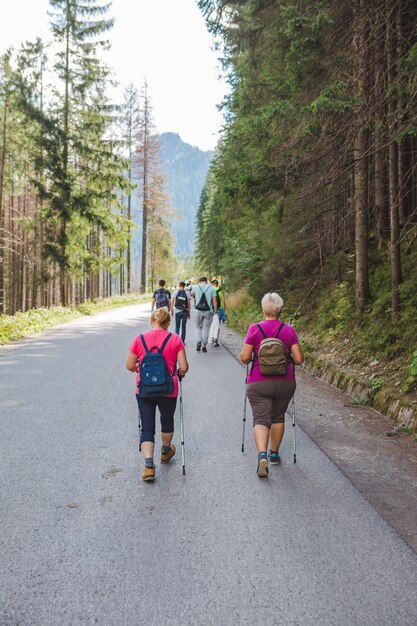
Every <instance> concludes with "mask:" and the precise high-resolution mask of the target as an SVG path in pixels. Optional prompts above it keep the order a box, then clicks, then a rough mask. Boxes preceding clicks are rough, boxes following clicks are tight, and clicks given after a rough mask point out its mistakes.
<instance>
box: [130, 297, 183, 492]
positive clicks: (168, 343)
mask: <svg viewBox="0 0 417 626" xmlns="http://www.w3.org/2000/svg"><path fill="white" fill-rule="evenodd" d="M170 322H171V316H170V314H169V311H168V309H167V308H165V307H160V308H159V309H155V310H154V311H152V314H151V330H148V331H147V332H145V333H143V334H142V335H137V336H136V337H135V339H134V340H133V342H132V344H131V346H130V349H129V354H128V357H127V360H126V368H127V369H128V370H129V371H130V372H135V373H136V386H137V388H136V400H137V403H138V407H139V413H140V420H141V425H142V428H141V435H140V445H141V448H142V451H143V454H144V457H145V468H144V470H143V474H142V478H143V480H145V481H153V480H154V479H155V465H154V460H153V456H154V448H155V418H156V409H157V408H158V409H159V412H160V414H161V439H162V448H161V463H168V462H169V460H170V459H172V457H173V456H174V454H175V446H174V444H173V443H172V438H173V435H174V413H175V407H176V404H177V397H178V376H180V377H181V378H182V377H184V376H185V374H186V373H187V371H188V362H187V357H186V354H185V348H184V344H183V342H182V340H181V339H180V337H179V336H178V335H173V334H171V333H170V332H168V326H169V324H170ZM154 349H158V350H159V351H161V350H162V355H163V357H164V359H165V362H166V370H167V373H168V376H169V377H172V380H169V383H170V389H171V391H170V392H169V393H168V392H167V393H163V394H162V393H161V395H159V396H154V397H148V393H147V389H146V385H145V381H144V380H143V381H141V372H140V365H141V362H142V361H143V360H144V359H145V358H146V357H147V356H149V353H151V354H155V352H154ZM177 364H178V370H177Z"/></svg>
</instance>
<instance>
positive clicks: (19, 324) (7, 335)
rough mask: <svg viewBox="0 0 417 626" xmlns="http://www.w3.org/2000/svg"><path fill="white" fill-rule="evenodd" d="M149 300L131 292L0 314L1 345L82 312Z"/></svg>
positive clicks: (69, 319) (89, 313)
mask: <svg viewBox="0 0 417 626" xmlns="http://www.w3.org/2000/svg"><path fill="white" fill-rule="evenodd" d="M150 300H151V296H150V294H130V295H127V296H113V297H111V298H103V299H97V300H94V301H93V302H91V301H86V302H83V303H82V304H80V305H79V306H77V307H52V308H49V309H48V308H42V309H31V310H30V311H25V313H15V315H0V345H5V344H7V343H10V342H12V341H16V340H17V339H23V337H29V336H30V335H34V334H36V333H39V332H41V331H42V330H45V329H46V328H50V327H51V326H57V325H58V324H62V323H64V322H69V321H71V320H74V319H77V318H78V317H82V316H83V315H94V314H95V313H99V312H100V311H107V310H108V309H114V308H117V307H121V306H127V305H129V304H140V303H142V302H150Z"/></svg>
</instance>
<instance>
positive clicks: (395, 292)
mask: <svg viewBox="0 0 417 626" xmlns="http://www.w3.org/2000/svg"><path fill="white" fill-rule="evenodd" d="M386 14H387V39H386V41H387V66H388V72H387V75H388V125H389V147H388V184H389V194H388V197H389V217H390V261H391V309H392V314H393V315H396V314H397V313H398V310H399V307H400V294H399V286H400V283H401V249H400V211H399V194H398V191H399V190H398V144H397V141H396V131H397V124H396V100H395V96H394V94H393V93H391V92H390V90H391V88H392V87H393V85H394V83H395V60H396V59H395V50H396V45H395V33H396V22H397V19H398V15H397V9H396V5H393V6H391V2H390V0H386Z"/></svg>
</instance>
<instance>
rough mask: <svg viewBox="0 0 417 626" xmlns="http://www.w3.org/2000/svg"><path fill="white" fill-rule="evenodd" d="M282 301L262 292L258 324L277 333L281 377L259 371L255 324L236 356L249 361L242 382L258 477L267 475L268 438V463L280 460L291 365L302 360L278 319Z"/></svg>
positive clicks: (292, 384) (289, 328)
mask: <svg viewBox="0 0 417 626" xmlns="http://www.w3.org/2000/svg"><path fill="white" fill-rule="evenodd" d="M283 304H284V302H283V300H282V298H281V296H279V295H278V294H277V293H267V294H265V295H264V297H263V298H262V311H263V314H264V320H263V321H262V322H259V324H260V326H261V328H262V330H263V332H264V334H265V335H266V336H267V337H276V336H277V333H279V339H280V340H281V341H282V342H283V343H284V346H285V349H286V352H287V354H288V361H287V372H286V373H285V374H283V375H281V376H264V375H262V374H261V372H260V369H259V362H258V349H259V346H260V344H261V341H262V340H263V339H264V335H263V334H262V331H261V330H260V329H259V326H258V324H256V323H255V324H252V325H251V326H249V329H248V332H247V334H246V337H245V342H244V344H243V349H242V353H241V355H240V359H241V361H242V362H243V363H245V364H249V363H250V362H252V367H250V368H249V371H248V377H247V380H246V382H247V396H248V398H249V402H250V404H251V407H252V413H253V436H254V439H255V444H256V448H257V450H258V469H257V473H258V476H259V477H260V478H266V477H267V476H268V456H267V450H268V441H269V442H270V452H269V461H270V463H271V465H277V464H279V463H280V462H281V458H280V456H279V447H280V445H281V441H282V438H283V436H284V428H285V412H286V410H287V407H288V405H289V403H290V400H291V398H292V397H293V395H294V393H295V364H296V365H299V364H300V363H302V362H303V359H304V357H303V353H302V351H301V348H300V344H299V342H298V337H297V333H296V332H295V330H294V328H293V327H292V326H290V324H283V323H282V322H281V321H280V320H279V318H278V316H279V314H280V311H281V309H282V307H283Z"/></svg>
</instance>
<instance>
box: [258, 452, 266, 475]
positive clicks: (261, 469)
mask: <svg viewBox="0 0 417 626" xmlns="http://www.w3.org/2000/svg"><path fill="white" fill-rule="evenodd" d="M256 473H257V474H258V476H259V478H267V477H268V459H267V458H266V456H263V457H262V458H261V459H260V460H259V461H258V469H257V470H256Z"/></svg>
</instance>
